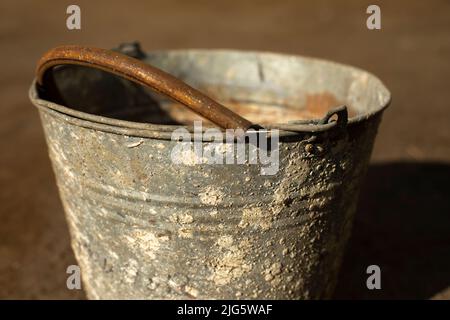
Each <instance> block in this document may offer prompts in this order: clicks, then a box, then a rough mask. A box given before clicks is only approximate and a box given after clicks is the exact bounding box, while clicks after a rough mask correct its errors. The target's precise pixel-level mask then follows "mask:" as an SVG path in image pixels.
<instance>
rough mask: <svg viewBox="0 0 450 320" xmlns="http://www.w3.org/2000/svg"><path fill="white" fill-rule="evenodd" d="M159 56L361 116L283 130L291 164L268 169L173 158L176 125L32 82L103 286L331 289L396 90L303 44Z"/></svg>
mask: <svg viewBox="0 0 450 320" xmlns="http://www.w3.org/2000/svg"><path fill="white" fill-rule="evenodd" d="M147 61H149V62H150V63H152V64H155V65H156V66H159V67H161V68H163V69H165V70H167V71H169V72H171V73H173V74H174V75H176V76H178V77H180V78H181V79H182V80H184V81H186V82H188V83H191V84H192V85H194V86H197V87H199V88H201V89H202V90H205V91H207V92H208V94H211V96H214V97H218V99H220V100H221V101H225V102H226V101H227V98H228V99H231V98H233V99H237V100H238V101H239V100H240V99H241V100H242V101H244V100H245V99H251V100H253V101H255V102H258V98H260V100H259V101H261V102H263V103H264V104H267V103H268V100H270V99H273V101H272V102H273V103H274V104H278V103H280V101H279V99H281V100H283V99H284V100H289V99H291V101H292V102H293V104H294V105H295V99H298V101H299V105H298V108H301V107H302V103H301V102H302V101H303V100H304V99H305V95H306V94H315V93H320V92H330V93H331V94H333V95H334V96H336V97H337V98H338V100H339V101H343V102H345V103H348V104H351V105H352V107H354V108H355V110H356V113H357V115H358V116H356V117H355V118H352V119H350V121H349V123H348V124H347V126H345V127H344V128H337V127H334V128H331V129H330V130H326V131H324V132H320V133H311V132H306V133H296V134H294V135H292V134H291V135H287V134H286V135H283V133H282V134H281V137H280V146H279V147H280V154H279V162H280V164H279V171H278V173H277V174H275V175H261V172H260V169H261V165H254V164H252V165H250V164H242V165H237V164H228V165H208V164H195V161H193V160H195V159H192V158H191V157H195V154H190V155H189V154H188V155H186V158H185V159H184V160H183V163H182V164H173V163H172V161H171V158H170V152H171V150H172V149H173V148H174V146H175V145H176V144H177V143H179V142H176V141H172V140H170V137H169V138H168V137H167V136H164V135H163V134H160V132H162V131H164V130H165V129H164V130H157V128H156V130H155V127H153V126H152V127H151V128H146V127H145V125H144V124H142V127H139V126H140V125H137V127H139V128H140V129H139V130H142V131H139V130H137V129H136V127H133V128H131V127H129V126H128V127H127V124H126V123H125V122H124V123H123V126H116V124H111V123H108V120H106V121H104V119H98V120H97V121H91V120H87V119H86V118H85V117H84V116H83V113H81V112H80V113H79V114H77V116H76V117H75V116H73V115H68V114H67V112H64V109H61V108H58V107H55V105H54V104H51V103H48V102H46V101H43V100H36V99H37V95H36V92H35V91H34V89H33V88H32V90H31V97H32V99H33V100H34V102H35V104H37V105H38V107H39V109H40V114H41V118H42V123H43V127H44V130H45V134H46V139H47V143H48V147H49V154H50V158H51V160H52V164H53V167H54V171H55V175H56V179H57V183H58V187H59V190H60V195H61V198H62V201H63V204H64V208H65V212H66V215H67V221H68V224H69V228H70V233H71V237H72V246H73V249H74V251H75V254H76V257H77V260H78V262H79V265H80V267H81V270H82V276H83V283H84V287H85V289H86V292H87V294H88V296H89V298H92V299H122V298H125V299H128V298H137V299H186V298H188V299H189V298H192V299H235V298H238V299H239V298H240V299H317V298H326V297H329V296H330V294H331V293H332V290H333V287H334V284H335V280H336V275H337V272H338V270H339V265H340V260H341V256H342V254H343V248H344V246H345V243H346V241H347V239H348V237H349V234H350V229H351V224H352V217H353V214H354V211H355V204H356V199H357V194H358V189H359V185H360V180H361V178H362V177H363V175H364V171H365V170H366V167H367V164H368V160H369V157H370V152H371V149H372V144H373V141H374V138H375V135H376V130H377V126H378V123H379V121H380V118H381V110H382V109H383V107H385V106H386V105H387V103H388V102H389V93H388V92H387V90H386V89H385V88H384V87H383V86H382V84H381V83H380V82H379V81H378V80H377V79H376V78H374V77H373V76H371V75H368V74H366V73H365V72H363V71H360V70H356V69H353V68H351V67H344V66H341V65H335V64H330V63H328V62H323V61H317V60H313V59H303V58H300V57H290V56H281V55H280V56H278V55H272V54H269V55H265V54H255V53H237V52H222V51H219V52H214V51H211V52H209V51H178V52H173V53H171V52H169V53H164V52H162V53H155V54H152V55H150V56H148V57H147ZM254 61H258V65H256V67H255V64H254ZM235 63H239V64H240V67H239V68H237V69H233V67H232V66H234V65H235ZM277 65H278V69H277V68H276V66H277ZM276 70H278V72H275V71H276ZM239 71H240V72H239ZM300 71H302V72H303V73H302V72H300ZM261 72H263V76H261ZM242 74H244V75H242ZM245 74H247V75H245ZM61 79H64V77H61ZM307 79H310V81H311V82H307V81H306V80H307ZM327 79H328V80H329V81H330V82H328V83H327V82H326V81H325V80H327ZM62 81H64V80H62ZM66 81H68V83H69V82H71V83H72V84H74V86H75V89H73V90H80V96H81V97H82V98H83V99H84V98H87V97H88V96H89V94H86V90H88V89H86V88H84V87H83V83H81V81H80V82H77V78H74V77H71V79H70V80H66ZM295 81H297V82H295ZM261 82H262V84H261ZM208 84H212V89H211V87H210V86H208ZM303 84H305V85H304V86H303V87H302V85H303ZM67 86H68V87H69V84H67ZM77 86H78V88H77ZM259 87H261V88H262V89H261V90H260V92H257V88H259ZM208 88H210V89H208ZM264 88H267V90H264ZM295 88H297V92H296V90H295ZM269 89H270V90H272V91H270V90H269ZM67 90H69V89H67ZM83 90H84V91H83ZM208 90H209V91H208ZM301 90H306V91H301ZM68 94H69V93H68ZM83 94H86V97H83ZM96 94H99V93H98V92H97V93H96ZM103 97H104V99H105V100H107V99H108V98H107V97H108V93H107V92H105V93H103ZM89 102H90V101H85V104H84V106H88V105H89ZM105 103H108V101H106V102H105ZM111 104H113V102H111ZM225 105H226V104H225ZM280 107H282V104H280ZM83 111H86V110H83ZM87 111H89V110H87ZM293 120H295V119H293ZM273 122H276V120H274V121H273ZM156 127H157V126H156ZM176 127H177V126H175V128H176ZM143 132H145V134H142V133H143ZM210 144H211V143H210V142H206V141H205V142H203V143H202V147H203V148H208V147H210Z"/></svg>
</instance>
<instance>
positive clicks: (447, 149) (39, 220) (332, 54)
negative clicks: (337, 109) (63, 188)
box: [0, 0, 450, 299]
mask: <svg viewBox="0 0 450 320" xmlns="http://www.w3.org/2000/svg"><path fill="white" fill-rule="evenodd" d="M72 3H74V2H73V1H58V2H56V1H48V0H42V1H29V0H28V1H12V0H11V1H10V0H6V1H1V2H0V16H1V19H0V58H1V59H0V64H1V69H0V75H1V77H0V98H1V100H0V101H1V106H0V134H1V135H0V203H1V205H0V298H19V299H47V298H55V299H66V298H67V299H82V298H84V297H85V296H84V294H83V292H82V291H69V290H67V289H66V286H65V280H66V274H65V270H66V267H67V266H68V265H69V264H75V259H74V257H73V253H72V251H71V249H70V245H69V238H68V231H67V226H66V223H65V220H64V215H63V210H62V207H61V203H60V200H59V198H58V195H57V189H56V185H55V183H54V177H53V173H52V170H51V167H50V162H49V159H48V156H47V150H46V145H45V141H44V136H43V132H42V130H41V126H40V123H39V117H38V114H37V111H36V110H35V109H34V108H33V107H32V106H31V103H30V102H29V101H28V97H27V90H28V86H29V84H30V82H31V80H32V78H33V71H34V66H35V62H36V60H37V59H38V58H39V56H40V55H41V54H42V53H43V52H44V51H45V50H47V49H49V48H50V47H53V46H55V45H59V44H88V45H95V46H98V47H104V48H110V47H115V46H116V45H117V44H118V43H121V42H128V41H133V40H140V41H141V43H142V45H143V48H144V49H145V50H154V49H162V48H238V49H246V50H265V51H277V52H285V53H293V54H302V55H307V56H315V57H321V58H325V59H330V60H335V61H339V62H343V63H348V64H352V65H355V66H359V67H361V68H364V69H367V70H369V71H371V72H373V73H375V74H376V75H377V76H379V77H380V78H381V79H382V80H383V81H384V82H385V84H386V85H387V87H388V88H389V89H390V90H391V92H392V95H393V103H392V105H391V108H390V109H389V110H388V111H387V112H386V113H385V116H384V121H383V123H382V125H381V127H380V130H379V135H378V139H377V142H376V145H375V149H374V153H373V157H372V164H371V166H370V168H369V172H368V176H367V179H366V182H365V185H364V188H363V190H362V196H361V200H360V205H359V209H358V212H357V217H356V221H355V225H354V233H353V236H352V238H351V241H350V244H349V246H348V250H347V253H346V256H345V261H344V264H343V268H342V272H341V275H340V279H339V285H338V288H337V291H336V295H335V297H336V298H350V299H352V298H360V299H378V298H385V299H399V298H417V299H427V298H430V297H433V296H435V297H438V298H444V299H445V298H446V299H450V289H449V288H450V287H449V286H450V200H449V199H450V194H449V187H448V183H449V181H450V165H449V163H450V130H449V123H450V109H449V108H450V105H449V103H450V102H449V101H450V90H449V78H450V59H449V58H450V19H449V14H450V2H448V1H376V3H377V4H379V5H380V7H381V10H382V30H380V31H370V30H368V29H367V28H366V25H365V23H366V22H365V21H366V18H367V14H366V13H365V10H366V8H367V6H368V5H369V4H372V1H339V2H338V1H304V2H302V1H245V3H244V1H231V0H229V1H206V0H205V1H159V2H156V1H131V0H130V1H116V2H114V3H111V1H95V2H94V1H76V3H77V4H78V5H80V6H81V9H82V30H81V31H69V30H67V29H66V27H65V19H66V14H65V11H66V7H67V6H68V5H69V4H72ZM370 264H378V265H379V266H380V267H381V270H382V290H378V291H369V290H367V289H366V287H365V281H366V277H367V275H366V274H365V270H366V267H367V266H368V265H370Z"/></svg>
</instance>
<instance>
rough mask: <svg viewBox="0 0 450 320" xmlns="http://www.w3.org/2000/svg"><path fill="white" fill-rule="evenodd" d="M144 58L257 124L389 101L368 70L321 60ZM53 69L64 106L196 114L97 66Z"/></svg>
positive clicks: (183, 119)
mask: <svg viewBox="0 0 450 320" xmlns="http://www.w3.org/2000/svg"><path fill="white" fill-rule="evenodd" d="M145 61H146V62H148V63H150V64H152V65H154V66H156V67H158V68H160V69H163V70H165V71H166V72H168V73H170V74H172V75H174V76H175V77H178V78H179V79H181V80H182V81H184V82H186V83H188V84H189V85H191V86H193V87H194V88H197V89H198V90H200V91H202V92H203V93H205V94H207V95H209V96H210V97H211V98H213V99H215V100H217V101H218V102H220V103H222V104H224V105H225V106H227V107H228V108H230V109H232V110H233V111H235V112H236V113H238V114H240V115H241V116H243V117H245V118H247V119H249V120H250V121H252V122H253V123H259V124H269V123H270V124H274V123H287V122H289V121H295V120H310V119H321V118H322V117H323V116H324V115H325V114H326V113H327V111H329V110H330V109H333V108H335V107H337V106H340V105H343V104H345V105H346V106H347V107H348V110H349V116H350V118H354V117H359V116H366V115H368V114H370V113H375V112H377V111H379V110H381V109H382V108H383V107H384V106H385V105H386V104H387V103H388V102H389V99H390V95H389V92H388V91H387V89H386V88H385V87H384V85H383V84H382V83H381V81H380V80H378V78H376V77H375V76H373V75H371V74H370V73H367V72H365V71H363V70H360V69H357V68H353V67H350V66H345V65H341V64H337V63H333V62H327V61H323V60H319V59H312V58H303V57H298V56H288V55H280V54H271V53H253V52H238V51H227V50H179V51H178V50H176V51H167V52H155V53H150V54H148V55H147V57H146V58H145ZM53 72H54V76H55V80H56V85H57V87H58V89H59V91H60V94H61V96H62V98H63V100H64V105H65V106H66V107H70V108H72V109H74V110H77V111H81V112H85V113H89V114H94V115H99V116H103V117H108V118H114V119H120V120H127V121H134V122H141V123H152V124H166V125H180V124H183V125H188V124H192V122H193V121H194V120H199V119H202V118H201V117H200V116H197V115H196V114H194V113H193V112H192V111H190V110H189V109H188V108H186V107H184V106H182V105H180V104H178V103H175V102H173V101H172V100H170V99H169V98H167V97H165V96H162V95H159V94H157V93H155V92H154V91H152V90H150V89H147V88H144V87H142V86H139V85H137V84H134V83H132V82H130V81H128V80H125V79H121V78H119V77H117V76H115V75H111V74H109V73H106V72H104V71H101V70H95V69H90V68H87V67H82V66H60V67H56V68H54V70H53ZM45 99H46V100H52V97H45ZM202 120H204V119H202Z"/></svg>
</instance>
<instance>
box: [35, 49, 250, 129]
mask: <svg viewBox="0 0 450 320" xmlns="http://www.w3.org/2000/svg"><path fill="white" fill-rule="evenodd" d="M68 64H69V65H82V66H87V67H92V68H96V69H101V70H104V71H107V72H110V73H113V74H116V75H118V76H121V77H123V78H126V79H128V80H130V81H133V82H135V83H138V84H140V85H143V86H147V87H150V88H151V89H153V90H155V91H157V92H160V93H163V94H165V95H167V96H168V97H170V98H172V99H173V100H175V101H177V102H179V103H181V104H183V105H185V106H186V107H188V108H190V109H191V110H192V111H194V112H195V113H197V114H198V115H200V116H202V117H204V118H206V119H208V120H210V121H211V122H213V123H215V124H216V125H218V126H220V127H221V128H224V129H243V130H244V131H246V130H247V129H249V128H250V127H253V124H252V123H251V122H250V121H248V120H246V119H244V118H243V117H241V116H239V115H238V114H236V113H234V112H233V111H231V110H230V109H228V108H226V107H225V106H223V105H221V104H220V103H218V102H216V101H215V100H213V99H211V98H210V97H208V96H206V95H205V94H203V93H201V92H200V91H198V90H196V89H194V88H192V87H191V86H189V85H187V84H186V83H184V82H183V81H181V80H180V79H178V78H175V77H174V76H172V75H170V74H168V73H166V72H164V71H162V70H160V69H158V68H155V67H154V66H151V65H149V64H146V63H144V62H142V61H140V60H137V59H134V58H131V57H129V56H126V55H124V54H121V53H119V52H115V51H110V50H105V49H99V48H93V47H85V46H77V45H66V46H59V47H56V48H53V49H51V50H49V51H47V52H46V53H45V54H44V55H43V56H42V57H41V59H40V60H39V62H38V64H37V67H36V79H37V84H38V86H40V87H41V89H43V90H44V91H45V90H48V92H49V93H51V94H52V95H54V96H55V97H58V96H59V94H58V92H57V90H56V86H55V85H54V79H53V75H52V73H51V72H47V71H48V70H50V69H51V68H53V67H54V66H58V65H68Z"/></svg>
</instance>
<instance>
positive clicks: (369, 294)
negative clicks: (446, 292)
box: [335, 162, 450, 299]
mask: <svg viewBox="0 0 450 320" xmlns="http://www.w3.org/2000/svg"><path fill="white" fill-rule="evenodd" d="M449 183H450V165H447V164H442V163H407V162H405V163H387V164H376V165H372V166H370V167H369V170H368V173H367V176H366V179H365V182H364V185H363V188H362V190H361V196H360V201H359V207H358V211H357V214H356V217H355V223H354V227H353V234H352V237H351V239H350V242H349V245H348V247H347V252H346V255H345V257H344V262H343V265H342V269H341V274H340V277H339V282H338V286H337V289H336V293H335V298H338V299H428V298H430V297H432V296H434V295H435V294H437V293H438V292H440V291H442V290H443V289H445V288H446V287H447V286H449V285H450V194H449V193H450V191H449V190H450V188H449V185H448V184H449ZM371 264H376V265H378V266H380V268H381V287H382V288H381V290H368V289H367V287H366V279H367V277H368V275H366V268H367V266H369V265H371ZM446 298H447V299H450V297H446Z"/></svg>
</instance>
